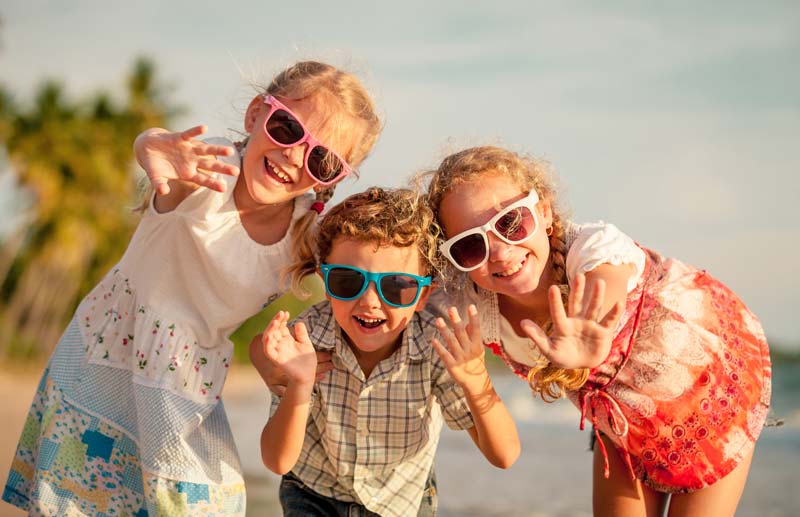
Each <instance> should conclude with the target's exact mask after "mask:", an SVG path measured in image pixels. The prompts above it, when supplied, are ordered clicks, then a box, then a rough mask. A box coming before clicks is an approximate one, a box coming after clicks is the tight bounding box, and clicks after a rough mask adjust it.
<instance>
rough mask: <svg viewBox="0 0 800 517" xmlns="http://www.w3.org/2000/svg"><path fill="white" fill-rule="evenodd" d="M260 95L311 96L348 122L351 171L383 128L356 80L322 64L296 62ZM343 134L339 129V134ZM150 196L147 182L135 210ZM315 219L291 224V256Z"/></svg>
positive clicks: (323, 193)
mask: <svg viewBox="0 0 800 517" xmlns="http://www.w3.org/2000/svg"><path fill="white" fill-rule="evenodd" d="M264 93H267V94H270V95H273V96H275V97H279V98H283V99H291V100H303V99H309V98H315V97H316V98H321V99H322V100H324V102H320V103H318V104H317V107H318V109H321V110H324V113H322V115H323V116H325V117H326V119H327V120H332V119H333V117H334V116H339V117H343V118H344V119H345V120H347V122H348V125H347V128H346V131H347V133H348V135H347V136H348V138H349V139H350V141H352V142H353V146H352V148H351V149H350V150H349V152H348V153H347V154H346V155H343V156H342V157H343V158H344V159H345V160H347V163H349V164H350V166H351V167H354V168H355V167H357V166H358V165H359V164H361V162H363V161H364V160H365V159H366V157H367V156H368V155H369V153H370V151H371V150H372V148H373V146H374V145H375V142H376V141H377V139H378V136H379V135H380V133H381V130H382V129H383V125H382V122H381V120H380V117H379V116H378V114H377V112H376V110H375V105H374V103H373V101H372V98H371V97H370V95H369V93H368V92H367V90H366V88H365V87H364V85H363V84H361V82H360V81H359V80H358V78H356V77H355V76H354V75H353V74H350V73H348V72H344V71H342V70H340V69H338V68H336V67H334V66H332V65H329V64H326V63H320V62H318V61H300V62H297V63H295V64H293V65H291V66H290V67H288V68H286V69H284V70H282V71H281V72H279V73H278V74H277V75H276V76H275V77H274V78H273V79H272V81H271V82H270V84H269V86H267V87H266V89H264V91H263V92H262V94H264ZM320 96H321V97H320ZM334 129H335V128H334ZM344 131H345V130H344V129H343V130H342V132H344ZM246 142H247V139H246V138H245V139H244V140H243V141H241V142H236V144H235V145H236V148H237V150H239V151H240V152H241V150H242V148H243V147H244V146H245V144H246ZM144 181H147V178H144ZM334 188H335V184H334V185H330V186H328V187H325V188H322V189H320V190H319V191H318V192H317V193H316V201H318V202H320V203H322V204H325V203H326V202H328V201H329V200H330V199H331V197H333V192H334ZM151 196H152V188H151V187H149V183H147V192H146V193H145V195H144V198H143V201H142V203H141V206H139V207H138V208H137V210H140V211H143V210H144V209H146V208H147V206H148V203H149V200H150V197H151ZM316 218H317V212H315V211H313V210H309V211H308V213H307V214H304V215H303V216H301V217H299V218H298V219H297V220H296V221H295V222H294V223H293V224H292V226H291V228H290V234H291V243H292V250H293V253H294V254H295V255H297V254H298V253H299V254H302V255H305V254H307V252H308V250H309V249H310V248H311V246H312V245H313V243H312V242H311V240H310V239H311V237H310V235H311V234H312V233H313V232H311V226H312V224H313V222H314V220H315V219H316Z"/></svg>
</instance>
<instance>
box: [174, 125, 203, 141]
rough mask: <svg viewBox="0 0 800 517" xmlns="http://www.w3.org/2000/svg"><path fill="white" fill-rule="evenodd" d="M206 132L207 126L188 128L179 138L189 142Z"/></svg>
mask: <svg viewBox="0 0 800 517" xmlns="http://www.w3.org/2000/svg"><path fill="white" fill-rule="evenodd" d="M206 131H208V126H206V125H205V124H201V125H199V126H194V127H190V128H189V129H187V130H185V131H181V138H182V139H184V140H191V139H192V138H196V137H198V136H200V135H202V134H203V133H205V132H206Z"/></svg>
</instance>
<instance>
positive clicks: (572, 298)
mask: <svg viewBox="0 0 800 517" xmlns="http://www.w3.org/2000/svg"><path fill="white" fill-rule="evenodd" d="M585 286H586V277H585V276H584V275H583V273H579V274H578V275H576V276H575V280H574V281H573V283H572V287H571V288H570V290H569V299H568V300H567V305H568V309H569V310H568V311H567V314H569V315H570V316H575V315H577V314H580V313H581V309H583V289H584V287H585Z"/></svg>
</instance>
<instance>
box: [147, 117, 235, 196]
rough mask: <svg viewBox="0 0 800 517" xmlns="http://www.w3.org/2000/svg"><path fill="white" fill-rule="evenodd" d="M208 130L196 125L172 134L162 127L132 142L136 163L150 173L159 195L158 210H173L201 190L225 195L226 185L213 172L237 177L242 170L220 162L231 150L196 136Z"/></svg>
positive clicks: (154, 188)
mask: <svg viewBox="0 0 800 517" xmlns="http://www.w3.org/2000/svg"><path fill="white" fill-rule="evenodd" d="M206 130H207V128H206V126H195V127H193V128H190V129H187V130H186V131H182V132H178V133H173V132H170V131H167V130H166V129H161V128H151V129H147V130H145V131H143V132H142V133H140V134H139V136H137V137H136V140H135V141H134V143H133V151H134V154H135V156H136V161H137V162H138V163H139V165H140V166H141V167H142V168H143V169H144V171H145V172H146V173H147V177H148V178H149V179H150V184H151V185H152V186H153V190H154V191H155V192H156V207H155V208H156V210H158V211H159V212H168V211H170V210H173V209H174V208H175V207H176V206H178V205H179V204H180V202H181V201H183V200H184V199H185V198H186V196H188V195H189V194H191V193H192V192H193V191H194V190H195V189H197V188H198V187H207V188H210V189H212V190H218V191H220V192H223V191H224V190H225V183H224V182H223V181H221V180H218V179H216V178H214V176H212V175H211V173H213V172H219V173H222V174H229V175H231V176H236V175H237V174H238V173H239V168H238V167H236V166H234V165H230V164H227V163H225V162H223V161H220V160H217V156H231V155H233V153H234V149H233V148H232V147H226V146H221V145H211V144H207V143H205V142H203V141H201V140H197V139H196V137H198V136H200V135H202V134H203V133H205V132H206Z"/></svg>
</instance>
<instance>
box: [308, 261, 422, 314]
mask: <svg viewBox="0 0 800 517" xmlns="http://www.w3.org/2000/svg"><path fill="white" fill-rule="evenodd" d="M337 268H338V269H349V270H351V271H356V272H358V273H361V275H362V276H363V277H364V279H365V280H364V284H363V285H362V286H361V289H360V290H359V291H358V293H356V294H355V295H354V296H352V297H349V298H344V297H342V296H337V295H335V294H333V293H332V292H331V290H330V289H329V288H328V274H329V273H330V272H331V270H332V269H337ZM319 270H320V272H322V278H323V281H324V283H325V292H326V293H328V295H329V296H330V297H331V298H335V299H337V300H342V301H345V302H349V301H352V300H357V299H358V298H360V297H361V296H362V295H363V294H364V292H366V290H367V288H368V287H369V284H370V282H372V283H374V284H375V291H376V292H377V293H378V297H379V298H380V299H381V301H383V302H384V303H386V304H387V305H390V306H392V307H396V308H404V307H411V306H412V305H414V304H415V303H417V302H418V301H419V297H420V296H422V289H423V288H424V287H428V286H430V285H432V284H433V281H432V280H431V277H430V276H419V275H413V274H411V273H402V272H397V271H394V272H389V273H373V272H372V271H366V270H364V269H360V268H357V267H354V266H347V265H345V264H320V266H319ZM392 275H402V276H410V277H411V278H413V279H415V280H416V281H417V294H416V296H414V301H412V302H410V303H407V304H396V303H392V302H390V301H389V300H387V299H386V297H385V296H384V295H383V290H382V289H381V280H382V279H383V278H384V277H387V276H392Z"/></svg>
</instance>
